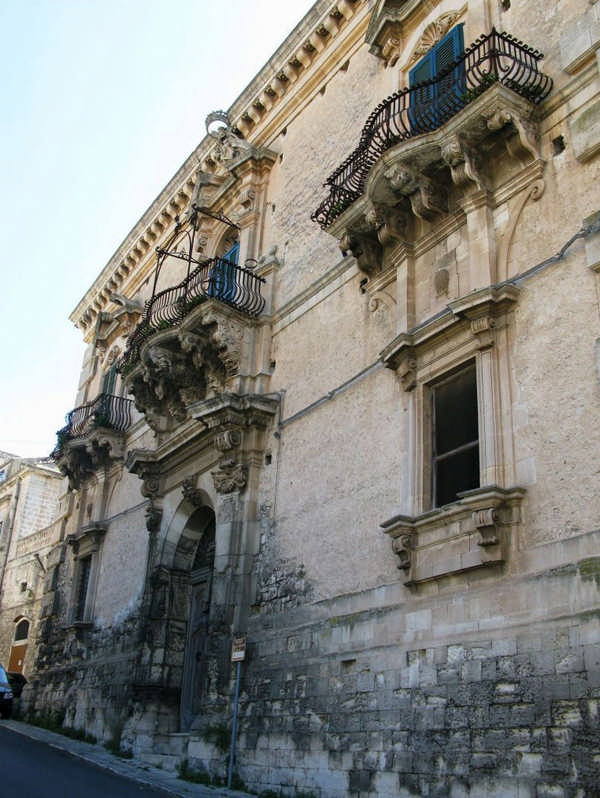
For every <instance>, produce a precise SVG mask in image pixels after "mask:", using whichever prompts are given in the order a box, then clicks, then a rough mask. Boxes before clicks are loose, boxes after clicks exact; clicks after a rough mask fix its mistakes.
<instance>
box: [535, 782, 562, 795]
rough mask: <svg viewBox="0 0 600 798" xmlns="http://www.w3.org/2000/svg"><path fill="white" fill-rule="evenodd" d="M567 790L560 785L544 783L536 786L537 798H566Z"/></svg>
mask: <svg viewBox="0 0 600 798" xmlns="http://www.w3.org/2000/svg"><path fill="white" fill-rule="evenodd" d="M565 795H566V793H565V790H564V788H563V787H561V786H560V785H558V784H551V783H543V784H538V785H536V788H535V798H565Z"/></svg>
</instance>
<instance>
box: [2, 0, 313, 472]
mask: <svg viewBox="0 0 600 798" xmlns="http://www.w3.org/2000/svg"><path fill="white" fill-rule="evenodd" d="M312 5H313V0H285V1H284V2H282V1H281V0H251V2H248V0H218V2H214V0H1V2H0V70H1V71H0V107H1V109H2V124H1V125H0V178H1V180H2V190H1V191H0V234H1V240H2V242H3V258H2V261H3V268H2V281H1V283H0V335H1V340H2V343H1V345H0V359H1V360H0V363H1V365H2V390H1V391H0V450H1V451H5V452H11V453H13V454H16V455H19V456H22V457H46V456H47V455H48V454H49V453H50V451H51V450H52V448H53V447H54V443H55V433H56V430H58V429H59V428H60V427H62V426H63V425H64V423H65V422H64V416H65V414H66V413H67V412H68V411H69V410H71V409H72V408H73V406H74V403H75V394H76V390H77V382H78V375H79V371H80V367H81V361H82V357H83V348H84V347H83V342H82V337H81V333H80V332H79V331H78V330H76V328H75V327H74V325H73V324H72V322H70V321H69V319H68V317H69V314H70V313H71V311H72V310H73V309H74V308H75V306H76V305H77V303H78V302H79V300H80V299H81V297H82V296H83V295H84V293H85V292H86V290H87V289H88V288H89V287H90V285H91V284H92V282H93V281H94V279H95V277H96V276H97V275H98V274H99V273H100V271H101V270H102V268H103V267H104V266H105V265H106V263H107V262H108V260H109V259H110V257H111V255H112V254H113V252H114V251H115V250H116V249H117V247H118V246H119V244H120V243H121V241H122V240H123V239H124V238H125V237H126V235H127V233H128V232H129V230H130V229H131V228H132V227H133V225H134V224H135V223H136V221H137V220H138V219H139V218H140V216H141V215H142V214H143V212H144V211H145V210H146V208H147V207H148V206H149V205H150V204H151V202H152V201H153V200H154V198H155V197H156V196H157V195H158V193H159V192H160V190H161V189H162V188H163V187H164V186H165V185H166V183H167V182H168V181H169V179H170V178H171V177H172V175H173V174H174V173H175V171H176V170H177V169H178V167H179V166H180V165H181V164H182V163H183V161H184V160H185V159H186V158H187V156H188V155H189V154H190V153H191V152H192V150H193V149H194V148H195V147H196V145H197V144H198V142H199V141H200V140H201V139H202V138H203V136H204V134H205V127H204V120H205V118H206V116H207V114H209V113H210V112H211V111H214V110H217V109H225V110H226V109H227V108H228V107H229V106H230V105H231V104H232V103H233V101H234V100H235V98H236V97H237V96H238V95H239V94H240V93H241V91H242V90H243V89H244V88H245V87H246V85H247V84H248V83H249V82H250V80H251V79H252V78H253V77H254V75H255V74H256V73H257V72H258V71H259V70H260V68H261V67H262V66H263V64H264V63H265V62H266V61H267V60H268V58H269V57H270V56H271V54H272V53H273V51H274V50H275V49H276V48H277V46H278V45H279V44H280V43H281V42H282V41H283V39H284V38H285V37H286V36H287V34H288V33H290V32H291V30H292V29H293V28H294V27H295V25H296V24H297V23H298V22H299V21H300V20H301V19H302V17H303V16H304V14H305V13H306V12H307V11H308V10H309V8H310V7H311V6H312Z"/></svg>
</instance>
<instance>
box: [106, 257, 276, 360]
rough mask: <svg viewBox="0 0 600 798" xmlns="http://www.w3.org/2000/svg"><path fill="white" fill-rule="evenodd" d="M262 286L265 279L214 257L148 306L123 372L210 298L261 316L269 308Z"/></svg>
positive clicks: (127, 355) (249, 314) (161, 293)
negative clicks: (154, 338)
mask: <svg viewBox="0 0 600 798" xmlns="http://www.w3.org/2000/svg"><path fill="white" fill-rule="evenodd" d="M262 283H264V279H263V278H262V277H259V276H258V275H257V274H255V273H254V272H253V271H251V270H250V269H248V268H246V267H243V266H237V265H236V264H234V263H231V262H230V261H228V260H226V259H225V258H211V259H210V260H206V261H204V262H202V263H200V264H199V266H197V267H196V268H195V269H194V270H193V271H192V272H190V274H189V276H188V277H186V278H185V279H184V280H182V282H180V283H179V284H178V285H175V286H173V287H172V288H167V289H165V290H164V291H160V292H159V293H158V294H155V295H154V296H153V297H152V299H150V300H149V301H148V302H147V303H146V307H145V310H144V317H143V318H142V320H141V322H140V323H139V324H138V326H137V327H136V329H135V330H134V332H133V335H132V336H131V338H130V339H129V341H128V344H127V350H126V351H125V353H124V355H123V357H122V358H121V361H120V363H119V370H120V371H121V372H125V373H126V372H127V371H128V369H129V368H130V367H131V366H132V365H133V364H134V363H135V362H136V361H137V359H138V357H139V349H140V346H141V345H142V343H143V342H144V341H145V340H146V339H147V338H148V337H149V336H151V335H152V334H153V333H154V332H157V331H158V330H166V329H168V328H169V327H173V326H175V325H177V324H180V323H181V321H182V320H183V319H184V318H185V316H187V314H188V313H189V312H190V311H191V310H192V309H193V308H195V307H196V306H197V305H199V304H200V303H201V302H203V301H204V300H206V299H211V298H214V299H218V300H220V301H221V302H225V303H226V304H227V305H231V307H234V308H236V309H237V310H239V311H241V312H242V313H245V314H246V315H248V316H253V317H254V316H258V315H260V313H261V312H262V310H263V308H264V306H265V300H264V298H263V297H262V295H261V290H260V289H261V284H262Z"/></svg>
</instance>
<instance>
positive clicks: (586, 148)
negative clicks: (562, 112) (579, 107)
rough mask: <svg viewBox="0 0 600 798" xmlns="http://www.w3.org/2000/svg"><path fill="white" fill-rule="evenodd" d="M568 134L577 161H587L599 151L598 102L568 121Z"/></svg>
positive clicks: (599, 114)
mask: <svg viewBox="0 0 600 798" xmlns="http://www.w3.org/2000/svg"><path fill="white" fill-rule="evenodd" d="M569 132H570V135H571V144H572V146H573V152H574V153H575V157H576V158H577V160H578V161H587V160H589V159H590V158H592V157H593V156H594V155H595V154H596V153H597V152H598V151H599V150H600V100H598V101H596V102H593V103H591V104H590V105H588V106H587V108H585V109H584V110H583V111H580V112H579V113H578V114H576V115H575V116H574V117H573V118H572V119H570V120H569Z"/></svg>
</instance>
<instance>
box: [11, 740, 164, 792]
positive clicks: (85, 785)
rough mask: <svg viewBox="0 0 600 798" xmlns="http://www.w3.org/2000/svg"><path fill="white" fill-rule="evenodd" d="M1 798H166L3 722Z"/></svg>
mask: <svg viewBox="0 0 600 798" xmlns="http://www.w3.org/2000/svg"><path fill="white" fill-rule="evenodd" d="M0 759H1V761H2V770H1V773H0V798H64V797H65V796H69V797H70V798H80V796H81V798H84V796H85V798H165V796H166V795H168V793H165V792H164V791H163V790H160V789H153V788H151V787H147V786H145V785H141V784H138V783H136V782H134V781H131V780H129V779H126V778H123V777H121V776H117V775H115V774H113V773H110V772H109V771H107V770H104V769H102V768H99V767H97V766H96V765H93V764H91V763H88V762H86V761H84V760H82V759H80V758H77V757H74V756H71V755H70V754H68V753H66V752H65V751H61V750H57V749H56V748H52V747H51V746H49V745H46V744H45V743H40V742H38V741H37V740H32V739H29V738H28V737H25V736H23V735H21V734H17V733H15V732H14V731H12V730H10V729H8V728H6V727H4V726H2V725H0Z"/></svg>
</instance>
